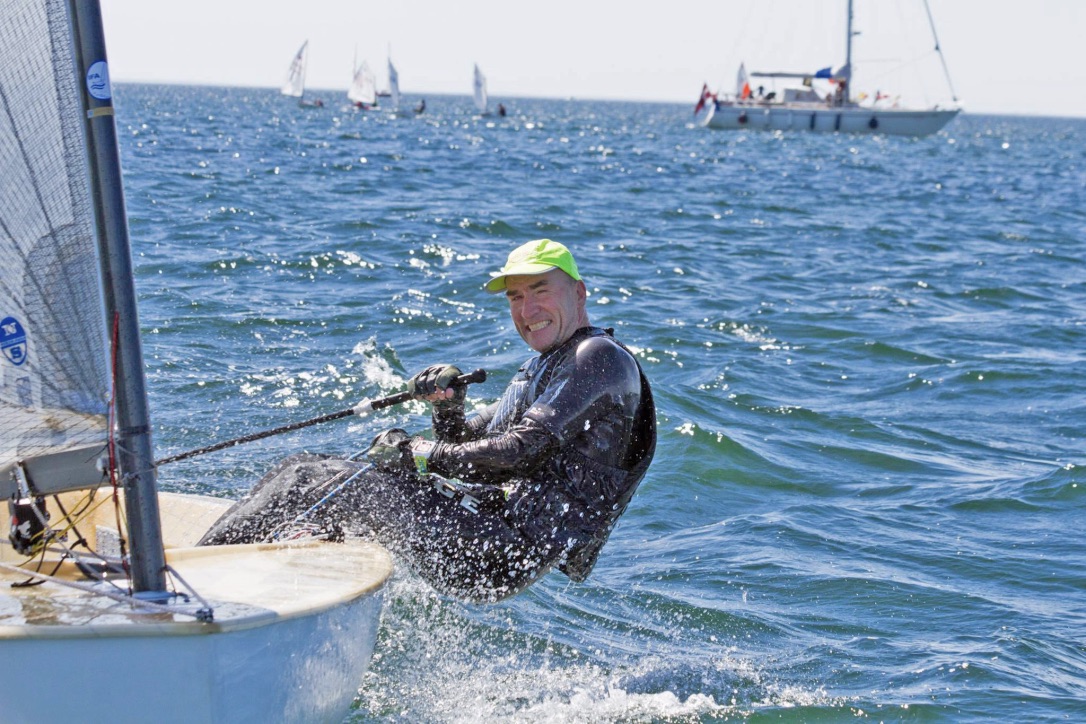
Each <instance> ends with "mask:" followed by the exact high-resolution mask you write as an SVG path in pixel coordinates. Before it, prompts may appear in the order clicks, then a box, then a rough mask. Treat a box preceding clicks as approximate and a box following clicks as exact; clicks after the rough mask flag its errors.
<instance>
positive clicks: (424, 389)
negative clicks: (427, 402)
mask: <svg viewBox="0 0 1086 724" xmlns="http://www.w3.org/2000/svg"><path fill="white" fill-rule="evenodd" d="M461 374H462V373H461V372H460V368H459V367H457V366H455V365H430V366H429V367H427V368H426V369H424V370H423V371H422V372H419V373H418V374H417V375H415V376H414V377H412V378H411V379H410V380H408V382H407V391H408V393H410V394H411V396H412V397H414V398H415V399H422V398H425V397H429V396H430V395H436V394H438V393H441V392H444V391H445V390H447V389H450V388H449V385H450V384H452V381H453V380H455V379H456V378H457V377H459V376H460V375H461ZM451 389H452V390H453V392H454V393H455V394H453V396H452V397H450V398H449V399H442V400H436V401H434V402H432V403H431V404H433V406H434V407H438V408H444V409H449V408H453V407H461V406H463V404H464V397H465V396H466V395H467V389H466V387H465V386H464V385H456V386H455V387H452V388H451Z"/></svg>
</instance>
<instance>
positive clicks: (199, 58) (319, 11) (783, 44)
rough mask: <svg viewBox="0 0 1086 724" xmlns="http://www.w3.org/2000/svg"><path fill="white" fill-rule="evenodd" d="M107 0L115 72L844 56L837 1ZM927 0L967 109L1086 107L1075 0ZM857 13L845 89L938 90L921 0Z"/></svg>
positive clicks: (569, 77) (548, 77)
mask: <svg viewBox="0 0 1086 724" xmlns="http://www.w3.org/2000/svg"><path fill="white" fill-rule="evenodd" d="M101 2H102V7H103V15H104V21H105V25H106V40H107V45H108V51H109V57H110V72H111V76H112V78H113V80H114V81H117V82H125V81H130V82H166V83H190V84H197V85H227V86H257V87H278V86H279V85H281V84H282V82H283V80H284V78H285V76H286V70H287V66H288V65H289V63H290V59H291V57H293V55H294V53H295V52H296V51H297V50H298V47H299V46H300V45H301V44H302V42H303V41H304V40H306V39H308V40H309V50H310V58H309V71H308V79H307V87H308V88H309V89H319V92H316V95H320V96H322V97H325V98H328V97H331V98H333V99H334V98H335V96H336V94H337V93H338V94H342V93H345V92H346V88H347V85H348V83H349V81H350V76H351V67H352V63H353V62H354V58H355V56H356V53H357V57H358V59H359V60H360V61H361V60H362V59H366V60H367V61H368V62H369V64H370V66H371V67H372V68H374V69H375V71H377V75H378V78H379V81H378V85H379V86H383V85H385V83H386V81H385V80H384V78H385V70H384V69H385V58H386V55H387V54H388V53H389V50H390V49H391V54H392V58H393V61H394V62H395V64H396V67H397V70H398V71H399V74H400V88H401V91H402V92H404V93H405V94H406V95H407V96H408V98H409V100H410V99H411V98H412V97H414V96H423V95H426V94H427V93H458V94H465V95H467V94H469V93H470V92H471V72H472V64H473V63H478V64H479V66H480V67H481V68H482V69H483V71H484V72H485V73H486V75H487V78H488V86H489V91H490V95H491V98H492V99H494V101H495V102H496V101H498V100H500V99H501V98H502V97H503V96H504V97H510V98H511V97H515V96H529V97H555V98H565V97H574V98H608V99H632V100H648V101H678V102H689V103H690V104H693V103H694V102H695V101H696V100H697V97H698V94H699V92H700V89H701V84H702V83H703V82H708V83H709V85H710V86H711V87H712V88H714V89H720V90H724V91H730V90H731V89H732V88H733V87H734V85H735V75H736V69H737V67H738V65H739V63H740V62H743V63H745V65H746V67H747V69H748V70H787V71H804V72H806V71H810V70H817V69H818V68H820V67H823V66H827V65H833V66H834V67H836V66H838V65H840V64H841V63H842V62H843V61H844V39H845V30H844V27H845V26H844V22H845V21H844V15H845V11H844V7H845V2H844V0H670V1H669V2H648V1H643V0H625V1H624V2H601V1H599V0H596V1H595V2H593V1H592V0H579V1H577V2H573V1H571V0H550V1H549V2H545V3H530V2H517V1H516V0H512V1H511V0H417V1H413V0H395V1H393V0H369V1H365V0H293V1H291V2H288V1H287V0H247V1H246V0H185V1H184V2H180V1H178V2H167V1H165V0H101ZM929 3H930V5H931V10H932V13H933V15H934V17H935V22H936V30H937V32H938V38H939V42H940V45H941V47H942V50H943V54H944V56H945V58H946V63H947V66H948V68H949V72H950V79H951V81H952V83H953V88H954V90H955V91H956V95H957V97H958V98H959V99H960V100H961V101H962V102H963V103H964V106H965V109H966V111H967V112H973V113H1012V114H1038V115H1058V116H1080V117H1086V51H1084V50H1083V40H1082V37H1081V36H1082V34H1083V32H1084V31H1086V0H1031V1H1030V2H1028V3H1026V2H1011V0H929ZM855 16H856V19H855V25H854V30H858V31H860V35H859V36H857V37H856V41H855V44H854V50H853V65H854V66H855V67H856V70H857V79H856V80H857V82H856V83H854V84H853V88H854V91H860V90H867V91H868V92H874V91H875V90H879V91H882V92H884V93H890V94H902V97H903V99H905V100H907V101H908V102H909V104H910V105H930V104H931V103H936V102H945V101H949V100H950V91H949V90H948V89H947V83H946V80H945V77H944V75H943V71H942V67H941V66H940V65H939V64H938V58H937V56H935V55H934V54H933V53H932V52H931V51H932V48H933V47H934V42H933V41H932V39H931V32H930V29H929V28H928V26H927V19H926V15H924V11H923V0H856V11H855ZM905 38H909V39H910V40H911V41H913V44H912V45H906V44H902V45H900V47H899V45H898V43H899V41H902V40H904V39H905ZM921 67H923V68H925V70H924V71H923V77H922V79H921V76H920V71H919V70H918V69H919V68H921ZM861 74H866V75H867V77H868V78H871V79H872V80H870V81H867V80H865V81H864V84H863V85H861V84H860V82H859V81H860V78H861ZM876 86H877V87H876Z"/></svg>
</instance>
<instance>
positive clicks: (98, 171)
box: [68, 0, 166, 594]
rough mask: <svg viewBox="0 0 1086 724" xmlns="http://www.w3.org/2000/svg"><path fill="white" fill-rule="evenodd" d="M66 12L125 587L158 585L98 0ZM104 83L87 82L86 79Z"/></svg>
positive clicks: (160, 564) (80, 1) (158, 549)
mask: <svg viewBox="0 0 1086 724" xmlns="http://www.w3.org/2000/svg"><path fill="white" fill-rule="evenodd" d="M68 6H69V8H70V11H71V15H72V19H73V31H74V39H75V46H76V56H77V57H76V67H77V69H78V72H79V80H80V81H85V82H82V83H80V86H81V87H82V88H83V91H84V92H83V93H82V96H83V107H84V109H85V110H86V115H87V120H86V126H85V131H86V140H87V146H88V153H89V157H90V176H91V178H90V184H91V197H92V199H93V203H94V215H95V221H96V226H97V229H98V247H99V259H100V265H101V271H102V286H103V288H104V289H103V292H104V296H105V302H106V304H105V306H106V329H107V330H112V329H113V326H114V322H113V320H114V318H117V319H118V323H119V329H118V335H117V336H118V340H117V345H118V349H117V362H116V369H115V370H114V387H115V397H116V405H117V411H116V442H117V444H116V448H117V462H118V467H119V469H120V474H121V480H122V484H123V485H124V492H125V512H126V514H127V515H126V517H127V519H128V535H129V540H130V543H131V567H132V587H133V589H134V590H135V592H136V593H137V594H139V593H144V594H159V593H162V592H164V591H165V589H166V573H165V569H166V556H165V553H164V551H163V546H162V531H161V528H160V525H161V524H160V520H159V510H158V495H157V492H156V485H155V466H154V454H153V451H152V448H151V421H150V412H149V409H148V406H147V386H146V381H145V379H144V373H143V350H142V347H141V344H140V334H139V315H138V312H137V309H136V289H135V283H134V282H133V276H132V254H131V250H130V248H129V240H128V218H127V215H126V213H125V206H124V189H123V187H122V185H121V163H120V154H119V153H118V149H117V128H116V125H115V123H114V119H113V99H112V90H111V88H110V85H109V70H108V65H107V62H106V46H105V36H104V33H103V31H102V14H101V9H100V7H99V5H98V0H68ZM92 78H95V79H97V80H100V81H104V83H100V84H97V85H96V86H95V88H94V89H93V90H92V89H91V82H90V81H91V79H92Z"/></svg>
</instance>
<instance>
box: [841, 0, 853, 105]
mask: <svg viewBox="0 0 1086 724" xmlns="http://www.w3.org/2000/svg"><path fill="white" fill-rule="evenodd" d="M845 25H846V35H847V37H846V39H845V70H844V73H843V75H844V80H845V95H844V101H845V103H848V99H849V94H850V93H852V0H848V21H847V22H846V23H845Z"/></svg>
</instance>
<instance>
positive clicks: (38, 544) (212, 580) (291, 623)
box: [0, 0, 391, 722]
mask: <svg viewBox="0 0 1086 724" xmlns="http://www.w3.org/2000/svg"><path fill="white" fill-rule="evenodd" d="M0 34H2V35H3V37H4V45H3V49H2V50H0V53H2V54H3V55H4V62H3V63H0V137H2V138H3V139H5V142H4V143H3V144H0V179H3V180H4V181H3V183H2V184H0V199H2V203H0V228H2V233H0V352H2V355H0V494H3V495H4V496H5V497H6V498H7V499H8V500H9V501H10V503H9V506H10V509H11V515H10V516H9V517H8V518H5V519H4V522H3V523H2V524H0V533H2V536H0V538H2V540H0V682H2V683H0V692H2V694H0V702H2V703H0V719H3V721H5V722H37V721H103V722H104V721H109V722H146V721H156V722H167V721H199V722H268V721H284V722H308V721H341V720H342V718H343V717H344V716H345V714H346V713H347V711H348V709H349V707H350V704H351V701H352V700H353V698H354V696H355V695H356V693H357V690H358V687H359V685H360V682H361V679H362V676H363V674H364V672H365V669H366V666H367V665H368V662H369V660H370V656H371V654H372V651H373V646H374V641H375V637H376V633H377V628H378V623H379V617H380V612H381V603H382V595H383V594H382V591H383V587H384V584H385V582H386V580H387V578H388V576H389V574H390V572H391V562H390V558H389V556H388V553H387V552H386V551H385V550H384V549H383V548H381V547H379V546H377V545H373V544H368V543H363V542H348V543H345V544H333V543H326V542H323V541H313V540H310V541H308V542H295V543H293V544H283V543H280V544H261V545H238V546H221V547H204V548H192V547H189V546H192V545H193V543H194V542H195V541H196V540H197V539H198V538H199V537H200V536H201V535H202V534H203V532H204V531H205V530H206V529H207V528H208V526H209V525H210V523H211V522H213V521H214V520H215V519H216V518H217V517H218V516H219V515H220V514H221V513H222V512H223V510H224V508H225V507H226V506H227V505H228V503H226V502H224V501H218V500H215V499H209V498H202V497H199V496H188V495H170V494H159V493H157V491H156V487H157V486H156V480H155V464H154V457H153V455H152V447H151V433H150V429H151V423H150V417H149V411H148V406H147V395H146V388H145V380H144V373H143V369H144V366H143V359H142V350H141V345H140V337H139V320H138V317H137V310H136V296H135V288H134V283H133V278H132V263H131V254H130V251H129V246H128V226H127V219H126V215H125V209H124V198H123V192H122V188H121V173H120V164H119V155H118V150H117V136H116V127H115V124H114V117H113V105H112V99H111V94H112V92H111V88H110V84H109V71H108V65H107V61H106V54H105V46H104V40H103V34H102V25H101V15H100V10H99V7H98V1H97V0H74V1H71V2H69V1H68V0H5V2H4V3H2V4H0ZM9 523H10V524H9Z"/></svg>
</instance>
